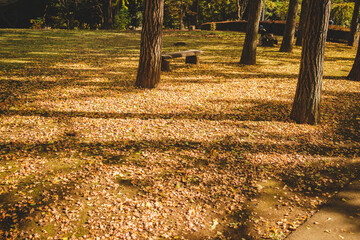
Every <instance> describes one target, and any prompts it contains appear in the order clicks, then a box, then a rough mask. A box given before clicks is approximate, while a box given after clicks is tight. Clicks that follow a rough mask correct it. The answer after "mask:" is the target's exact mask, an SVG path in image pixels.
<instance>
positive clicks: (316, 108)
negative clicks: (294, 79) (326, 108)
mask: <svg viewBox="0 0 360 240" xmlns="http://www.w3.org/2000/svg"><path fill="white" fill-rule="evenodd" d="M330 7H331V0H309V13H308V14H307V17H306V27H305V31H304V39H303V48H302V54H301V64H300V74H299V80H298V84H297V88H296V94H295V98H294V103H293V106H292V110H291V115H290V118H291V119H293V120H295V121H296V123H308V124H313V125H315V124H318V123H320V102H321V88H322V78H323V71H324V51H325V43H326V36H327V31H328V27H329V18H330Z"/></svg>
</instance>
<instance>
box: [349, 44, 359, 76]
mask: <svg viewBox="0 0 360 240" xmlns="http://www.w3.org/2000/svg"><path fill="white" fill-rule="evenodd" d="M348 79H350V80H354V81H360V41H359V46H358V50H357V54H356V57H355V62H354V65H353V67H352V69H351V71H350V73H349V76H348Z"/></svg>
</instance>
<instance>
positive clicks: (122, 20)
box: [114, 7, 131, 30]
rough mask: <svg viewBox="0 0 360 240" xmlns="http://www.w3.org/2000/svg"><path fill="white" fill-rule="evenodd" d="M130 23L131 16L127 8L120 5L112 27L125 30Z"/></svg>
mask: <svg viewBox="0 0 360 240" xmlns="http://www.w3.org/2000/svg"><path fill="white" fill-rule="evenodd" d="M130 23H131V17H130V14H129V10H128V9H127V8H125V7H122V8H121V10H120V11H119V13H118V14H116V15H115V17H114V27H115V29H118V30H125V29H127V28H128V27H129V25H130Z"/></svg>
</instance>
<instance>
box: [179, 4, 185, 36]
mask: <svg viewBox="0 0 360 240" xmlns="http://www.w3.org/2000/svg"><path fill="white" fill-rule="evenodd" d="M179 24H180V25H179V30H184V4H183V0H181V1H180V8H179Z"/></svg>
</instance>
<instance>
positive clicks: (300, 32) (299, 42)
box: [295, 0, 309, 46]
mask: <svg viewBox="0 0 360 240" xmlns="http://www.w3.org/2000/svg"><path fill="white" fill-rule="evenodd" d="M308 1H309V0H303V1H302V3H301V14H300V21H299V28H298V34H297V38H296V43H295V45H296V46H301V45H302V37H303V32H304V28H305V21H306V14H307V11H308Z"/></svg>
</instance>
